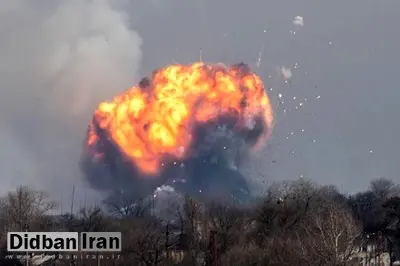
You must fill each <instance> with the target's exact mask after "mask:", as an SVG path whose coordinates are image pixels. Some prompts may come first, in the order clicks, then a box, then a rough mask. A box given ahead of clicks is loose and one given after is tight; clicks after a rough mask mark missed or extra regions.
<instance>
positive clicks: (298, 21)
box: [293, 16, 304, 27]
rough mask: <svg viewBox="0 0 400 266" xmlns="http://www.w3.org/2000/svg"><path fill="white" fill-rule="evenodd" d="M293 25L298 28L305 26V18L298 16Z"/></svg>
mask: <svg viewBox="0 0 400 266" xmlns="http://www.w3.org/2000/svg"><path fill="white" fill-rule="evenodd" d="M293 24H294V25H297V26H302V27H303V26H304V18H303V17H301V16H296V17H295V18H294V19H293Z"/></svg>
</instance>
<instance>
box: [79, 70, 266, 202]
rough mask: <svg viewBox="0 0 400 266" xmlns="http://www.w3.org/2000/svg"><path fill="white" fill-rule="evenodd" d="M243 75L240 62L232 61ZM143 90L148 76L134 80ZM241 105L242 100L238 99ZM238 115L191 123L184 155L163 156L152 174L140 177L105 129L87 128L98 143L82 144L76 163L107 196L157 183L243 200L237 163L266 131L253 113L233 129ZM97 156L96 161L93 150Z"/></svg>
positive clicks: (245, 191) (150, 189)
mask: <svg viewBox="0 0 400 266" xmlns="http://www.w3.org/2000/svg"><path fill="white" fill-rule="evenodd" d="M234 67H235V68H237V69H239V70H240V71H241V72H243V73H245V72H246V71H249V69H248V67H247V66H246V65H245V64H239V65H235V66H234ZM139 86H140V88H141V89H143V90H151V79H149V78H144V79H142V81H141V82H140V83H139ZM243 102H244V104H246V103H245V102H246V101H245V99H244V101H243ZM238 119H239V116H238V114H237V113H234V112H231V113H229V114H228V115H225V116H221V117H219V118H217V119H216V120H213V121H208V122H206V123H201V124H197V125H195V126H194V129H193V134H192V137H193V140H192V143H191V146H190V147H189V150H188V152H187V154H188V155H187V156H186V158H185V159H183V160H177V159H176V158H171V157H169V156H167V155H166V156H165V157H164V158H163V160H162V163H161V165H162V167H161V168H162V169H161V171H160V173H159V174H158V176H146V175H145V174H143V173H141V172H140V170H139V169H137V168H136V167H135V166H134V165H133V164H132V163H131V162H130V161H125V160H124V159H125V158H124V156H123V154H122V153H120V151H119V149H118V147H117V146H116V145H115V144H114V143H113V142H112V139H111V138H109V136H108V135H107V132H106V131H104V130H102V129H100V127H98V126H97V121H96V118H95V117H94V118H93V126H94V128H95V131H96V133H97V135H98V137H99V141H97V144H96V145H95V147H94V149H95V150H93V147H84V152H83V156H82V160H81V167H82V170H83V172H84V173H85V176H86V177H87V180H88V182H89V183H90V184H91V185H92V186H93V187H94V188H95V189H98V190H101V191H106V192H108V193H110V194H111V195H112V194H113V193H115V192H118V193H120V192H123V193H124V194H125V195H129V198H131V199H132V198H136V199H141V198H145V197H147V196H149V195H152V194H153V193H154V191H155V190H156V189H157V188H158V187H161V186H169V187H172V188H174V190H175V191H177V192H180V193H182V194H188V195H191V196H194V197H198V198H205V199H212V200H223V201H225V200H228V201H230V200H235V201H237V202H247V201H249V199H251V195H250V192H249V188H248V186H247V182H246V179H245V177H244V176H243V175H242V174H241V173H240V171H239V170H240V165H241V162H242V161H243V160H244V158H246V157H247V155H248V153H249V151H250V148H251V147H252V146H253V145H254V144H255V143H256V142H257V140H258V139H259V138H260V137H261V136H262V135H263V134H265V133H266V131H268V130H270V129H268V128H266V126H265V124H264V122H263V117H261V116H260V117H254V118H253V121H252V123H251V125H249V126H248V127H246V128H243V127H240V128H239V127H237V126H236V125H237V123H238ZM98 153H100V154H102V155H103V156H102V158H101V160H98V159H95V158H94V156H93V155H94V154H98Z"/></svg>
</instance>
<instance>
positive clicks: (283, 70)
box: [281, 66, 292, 80]
mask: <svg viewBox="0 0 400 266" xmlns="http://www.w3.org/2000/svg"><path fill="white" fill-rule="evenodd" d="M281 74H282V75H283V78H284V79H285V80H288V79H290V78H291V77H292V70H291V69H290V68H286V67H284V66H283V67H281Z"/></svg>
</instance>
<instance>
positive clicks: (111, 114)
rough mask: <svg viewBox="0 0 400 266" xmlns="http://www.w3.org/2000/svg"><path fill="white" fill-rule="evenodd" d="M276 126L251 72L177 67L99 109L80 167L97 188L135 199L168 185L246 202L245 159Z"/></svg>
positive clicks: (237, 67)
mask: <svg viewBox="0 0 400 266" xmlns="http://www.w3.org/2000/svg"><path fill="white" fill-rule="evenodd" d="M272 123H273V116H272V110H271V105H270V102H269V98H268V96H267V94H266V92H265V89H264V86H263V84H262V81H261V80H260V78H259V77H258V76H257V75H255V74H254V73H252V72H251V71H250V69H249V68H248V66H247V65H245V64H238V65H234V66H230V67H225V66H223V65H207V64H204V63H196V64H193V65H172V66H168V67H165V68H162V69H159V70H156V71H154V72H153V74H152V76H151V77H148V78H144V79H142V81H141V82H140V83H139V85H138V86H135V87H132V88H131V89H129V90H127V91H125V92H123V93H122V94H121V95H119V96H116V97H115V98H114V99H113V100H112V101H110V102H103V103H100V104H99V106H98V108H97V110H96V111H95V114H94V117H93V121H92V123H91V124H90V126H89V129H88V135H87V146H86V147H85V149H84V156H83V160H82V168H83V170H84V172H85V173H86V174H87V177H88V179H89V182H90V183H91V184H92V185H93V186H94V187H96V189H100V190H105V191H111V192H113V191H123V192H124V193H125V194H129V195H130V197H133V198H137V199H140V198H144V197H146V196H147V195H149V194H151V193H152V192H153V191H154V190H155V189H156V188H157V187H159V186H162V185H169V186H173V187H175V188H177V189H178V190H180V191H181V192H183V193H185V194H190V195H198V194H201V197H206V198H213V199H216V198H221V197H222V198H225V200H226V199H228V198H231V197H232V196H233V197H234V198H235V199H238V200H245V199H244V197H245V196H246V195H245V194H249V191H248V188H247V184H246V181H245V178H244V177H243V176H242V175H241V174H240V172H239V171H238V166H239V163H240V161H241V157H242V156H246V155H247V153H248V152H249V151H250V150H251V148H257V147H259V146H260V145H262V144H263V142H264V141H265V140H266V137H268V136H269V134H270V132H271V129H272ZM223 200H224V199H223Z"/></svg>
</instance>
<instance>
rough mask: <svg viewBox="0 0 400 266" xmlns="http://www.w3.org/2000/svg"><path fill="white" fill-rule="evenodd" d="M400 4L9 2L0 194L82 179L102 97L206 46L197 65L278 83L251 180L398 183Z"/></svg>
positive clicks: (4, 29)
mask: <svg viewBox="0 0 400 266" xmlns="http://www.w3.org/2000/svg"><path fill="white" fill-rule="evenodd" d="M33 2H34V3H35V4H33ZM110 2H112V3H113V6H110V4H109V3H110ZM316 3H317V4H316ZM115 5H117V6H115ZM398 10H400V2H399V1H396V0H385V1H372V0H353V1H345V0H336V1H311V0H307V1H306V0H279V1H278V0H276V1H266V0H250V1H239V0H198V1H178V0H164V1H161V0H151V1H126V0H124V1H122V0H121V1H106V0H102V1H100V0H99V1H96V0H94V1H84V0H58V1H50V0H40V1H30V0H5V1H1V2H0V62H1V64H0V122H1V123H0V144H1V147H2V149H1V150H0V174H1V178H2V179H3V180H4V182H3V183H4V184H5V185H4V186H3V187H2V191H1V192H5V191H7V190H8V189H11V188H14V187H15V186H16V185H18V184H36V185H37V186H38V187H41V188H45V189H51V190H53V194H57V197H60V198H65V197H68V195H69V194H70V191H71V187H72V185H73V184H77V185H78V186H79V187H84V184H82V178H81V177H80V172H79V170H78V159H79V154H80V151H81V150H80V147H81V145H82V140H83V137H84V133H85V128H86V125H87V124H88V122H89V121H90V119H91V116H92V112H93V110H94V108H95V106H96V104H97V103H98V102H99V101H101V100H104V99H109V98H110V97H112V96H113V95H115V94H118V93H120V92H121V91H123V90H124V89H125V88H127V87H129V86H130V85H133V84H134V82H137V81H138V79H139V78H140V76H142V75H148V74H149V73H151V71H152V70H153V69H154V68H157V67H160V66H165V65H167V64H170V63H172V62H174V61H175V62H179V63H190V62H193V61H196V60H198V59H199V54H200V53H199V51H200V48H201V50H202V59H203V61H207V62H219V61H222V62H224V63H237V62H239V61H243V62H246V63H248V64H250V65H251V66H252V67H253V68H254V69H255V70H256V71H257V72H258V73H259V74H260V75H261V77H262V78H263V80H264V81H265V86H266V87H268V88H269V87H272V91H269V94H270V96H271V99H272V100H273V102H274V103H275V107H276V108H275V112H276V119H277V121H276V126H275V129H274V132H273V136H272V139H271V140H270V143H269V146H268V147H267V149H266V150H265V151H264V152H263V153H262V154H260V155H258V156H257V157H255V158H254V160H253V162H252V164H251V165H248V166H247V169H248V170H247V171H246V173H247V174H248V175H249V176H251V177H252V178H253V179H255V178H257V176H258V173H263V174H265V175H266V176H267V179H268V180H269V181H271V180H284V179H295V178H296V177H299V176H300V175H304V177H306V178H311V179H313V180H316V181H318V182H320V183H323V184H325V183H327V184H330V183H333V184H335V185H337V186H338V187H339V188H341V189H342V190H345V191H355V190H360V189H363V188H365V186H366V185H367V184H368V182H369V181H370V180H371V179H373V178H376V177H380V176H383V177H387V178H390V179H393V180H395V181H399V180H398V179H399V177H398V173H399V172H400V171H399V170H400V164H399V163H398V150H399V149H400V142H399V141H397V139H396V137H397V134H398V132H399V130H400V126H399V122H398V118H397V113H398V110H397V109H398V108H397V103H398V101H399V100H400V92H399V88H398V85H397V77H398V76H400V67H399V62H400V53H399V52H398V51H397V50H396V48H398V47H399V46H400V37H399V36H398V32H399V30H398V28H397V27H398V26H397V25H398ZM298 15H299V16H303V17H304V26H303V27H301V26H296V25H294V24H293V23H292V21H293V18H294V17H295V16H298ZM291 31H292V33H291ZM293 31H295V32H296V34H293ZM260 51H263V53H262V55H263V56H262V62H261V65H260V67H259V68H256V64H255V63H256V60H257V58H258V56H259V53H260ZM295 63H297V64H298V68H296V69H294V68H293V66H294V64H295ZM281 66H286V67H290V68H292V72H293V77H292V79H291V81H290V82H289V83H287V84H285V83H284V82H283V77H282V76H281V75H280V74H279V72H278V69H279V68H280V67H281ZM269 76H271V78H269ZM279 93H281V94H282V95H283V101H284V103H283V104H281V105H279V106H278V94H279ZM319 95H320V99H317V96H319ZM294 97H296V99H293V98H294ZM305 98H307V100H306V101H304V99H305ZM301 101H302V102H304V106H302V108H300V109H298V110H296V109H295V107H296V106H297V105H298V104H299V103H300V102H301ZM284 109H287V110H288V111H286V113H284ZM289 109H290V110H289ZM302 129H304V132H301V130H302ZM291 132H293V135H290V133H291ZM288 135H289V136H290V137H289V138H288V139H287V138H286V137H287V136H288ZM314 140H315V143H314ZM293 151H294V154H292V152H293ZM370 151H372V153H371V152H370ZM273 162H274V163H273ZM84 191H89V190H88V189H81V192H79V193H81V194H82V193H85V192H84ZM54 192H55V193H54ZM87 193H89V192H87Z"/></svg>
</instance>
